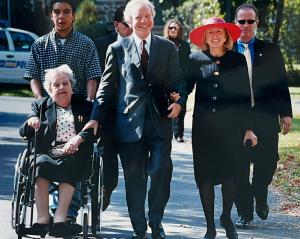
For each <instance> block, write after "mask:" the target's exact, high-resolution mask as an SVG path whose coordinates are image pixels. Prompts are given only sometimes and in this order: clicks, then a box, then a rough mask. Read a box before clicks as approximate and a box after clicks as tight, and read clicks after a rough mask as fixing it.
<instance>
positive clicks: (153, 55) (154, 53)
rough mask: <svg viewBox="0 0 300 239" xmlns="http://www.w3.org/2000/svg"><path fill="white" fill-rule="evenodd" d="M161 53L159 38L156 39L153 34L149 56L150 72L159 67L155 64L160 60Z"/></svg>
mask: <svg viewBox="0 0 300 239" xmlns="http://www.w3.org/2000/svg"><path fill="white" fill-rule="evenodd" d="M158 52H161V51H160V45H159V41H158V40H157V37H155V36H154V35H153V34H151V45H150V54H149V64H148V69H147V70H148V72H151V70H152V68H153V67H154V66H157V65H156V64H155V62H156V60H157V59H158V56H159V55H160V54H158Z"/></svg>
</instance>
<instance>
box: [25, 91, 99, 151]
mask: <svg viewBox="0 0 300 239" xmlns="http://www.w3.org/2000/svg"><path fill="white" fill-rule="evenodd" d="M71 107H72V112H73V115H74V121H75V131H76V133H77V134H79V135H80V136H82V137H83V138H85V142H84V143H82V144H81V145H80V148H79V153H80V154H81V153H82V155H84V154H85V155H86V156H87V155H88V154H87V152H92V151H91V150H92V146H93V144H92V142H93V132H92V131H91V130H88V131H81V130H82V128H83V127H84V125H85V124H86V123H87V122H88V121H89V118H90V114H91V111H92V107H93V106H92V103H91V102H89V101H86V100H84V99H81V98H76V97H75V96H73V97H72V101H71ZM31 108H32V113H31V114H30V115H29V117H28V118H30V117H33V116H36V117H38V118H40V113H41V128H40V130H39V131H38V135H37V153H47V152H48V151H49V149H50V148H51V147H53V146H54V145H55V139H56V104H55V103H54V101H53V100H52V98H51V97H49V96H48V97H44V98H42V99H39V100H34V101H33V102H32V105H31ZM20 135H21V136H22V137H29V138H31V137H33V136H34V130H33V128H31V127H28V124H27V121H26V122H25V123H24V124H23V125H22V126H21V128H20Z"/></svg>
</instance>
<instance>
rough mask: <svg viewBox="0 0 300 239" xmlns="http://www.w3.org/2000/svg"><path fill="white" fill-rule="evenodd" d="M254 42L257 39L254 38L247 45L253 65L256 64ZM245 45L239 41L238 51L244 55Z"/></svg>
mask: <svg viewBox="0 0 300 239" xmlns="http://www.w3.org/2000/svg"><path fill="white" fill-rule="evenodd" d="M254 41H255V38H252V39H251V40H250V41H249V42H247V43H246V44H248V48H249V50H250V54H251V62H252V65H253V63H254ZM244 44H245V43H244V42H242V41H240V40H237V51H238V52H239V53H242V54H244V51H245V47H244Z"/></svg>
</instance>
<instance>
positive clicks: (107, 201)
mask: <svg viewBox="0 0 300 239" xmlns="http://www.w3.org/2000/svg"><path fill="white" fill-rule="evenodd" d="M111 194H112V191H110V190H105V189H104V190H103V207H102V211H105V210H106V209H107V207H108V206H109V204H110V197H111Z"/></svg>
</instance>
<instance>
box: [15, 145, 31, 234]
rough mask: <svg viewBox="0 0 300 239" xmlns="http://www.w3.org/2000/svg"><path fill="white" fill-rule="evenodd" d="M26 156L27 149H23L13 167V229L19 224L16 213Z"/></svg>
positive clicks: (22, 183) (21, 191)
mask: <svg viewBox="0 0 300 239" xmlns="http://www.w3.org/2000/svg"><path fill="white" fill-rule="evenodd" d="M27 156H28V149H25V150H24V151H23V153H20V154H19V156H18V159H17V163H16V165H15V175H14V192H13V196H12V200H11V226H12V228H13V229H15V228H16V225H18V224H19V222H20V218H19V217H18V215H19V213H18V212H17V211H18V210H19V207H20V198H21V195H22V193H23V191H24V189H22V188H23V186H24V181H23V177H24V176H22V173H23V171H24V165H25V161H26V157H27Z"/></svg>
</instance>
